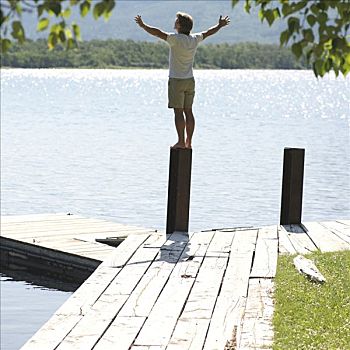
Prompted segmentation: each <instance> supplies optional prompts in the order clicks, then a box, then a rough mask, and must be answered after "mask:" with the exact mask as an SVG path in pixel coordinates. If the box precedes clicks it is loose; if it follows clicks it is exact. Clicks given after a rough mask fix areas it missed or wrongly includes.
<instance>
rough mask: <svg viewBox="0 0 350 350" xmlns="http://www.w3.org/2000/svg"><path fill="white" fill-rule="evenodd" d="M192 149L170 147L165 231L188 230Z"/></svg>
mask: <svg viewBox="0 0 350 350" xmlns="http://www.w3.org/2000/svg"><path fill="white" fill-rule="evenodd" d="M191 167H192V150H191V149H187V148H186V149H185V148H175V149H174V148H171V149H170V164H169V185H168V212H167V224H166V233H167V234H169V233H173V232H174V231H182V232H188V222H189V211H190V190H191Z"/></svg>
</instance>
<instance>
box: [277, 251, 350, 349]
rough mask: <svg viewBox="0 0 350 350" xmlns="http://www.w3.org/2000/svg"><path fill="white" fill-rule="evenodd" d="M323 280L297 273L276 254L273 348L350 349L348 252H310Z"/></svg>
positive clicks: (288, 259) (290, 262)
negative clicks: (319, 281) (311, 279)
mask: <svg viewBox="0 0 350 350" xmlns="http://www.w3.org/2000/svg"><path fill="white" fill-rule="evenodd" d="M306 257H307V258H309V259H311V260H312V261H313V262H314V263H315V264H316V266H317V268H318V269H319V270H320V272H321V273H322V274H323V276H324V277H325V278H326V283H324V284H318V283H315V282H311V281H310V280H308V279H307V278H306V277H305V276H303V275H301V274H299V273H298V271H297V270H296V269H295V267H294V265H293V258H294V256H290V255H286V256H280V257H279V260H278V267H277V275H276V279H275V282H276V284H275V311H274V319H273V325H274V332H275V338H274V345H273V349H274V350H280V349H286V350H294V349H303V350H311V349H315V350H323V349H327V350H330V349H338V350H343V349H344V350H347V349H350V331H349V330H350V251H342V252H332V253H319V252H317V253H312V254H308V255H306Z"/></svg>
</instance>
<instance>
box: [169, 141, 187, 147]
mask: <svg viewBox="0 0 350 350" xmlns="http://www.w3.org/2000/svg"><path fill="white" fill-rule="evenodd" d="M171 148H186V145H185V142H177V143H175V145H174V146H171Z"/></svg>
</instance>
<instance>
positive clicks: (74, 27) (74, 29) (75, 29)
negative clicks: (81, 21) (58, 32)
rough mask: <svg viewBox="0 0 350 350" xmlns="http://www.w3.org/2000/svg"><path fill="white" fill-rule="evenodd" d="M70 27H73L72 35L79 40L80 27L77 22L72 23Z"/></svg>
mask: <svg viewBox="0 0 350 350" xmlns="http://www.w3.org/2000/svg"><path fill="white" fill-rule="evenodd" d="M72 28H73V34H74V37H75V39H76V40H80V39H81V37H80V28H79V26H78V25H77V24H73V25H72Z"/></svg>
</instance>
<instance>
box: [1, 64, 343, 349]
mask: <svg viewBox="0 0 350 350" xmlns="http://www.w3.org/2000/svg"><path fill="white" fill-rule="evenodd" d="M195 76H196V84H197V87H196V98H195V105H194V113H195V117H196V130H195V135H194V140H193V160H192V188H191V212H190V229H191V230H192V231H193V230H199V229H208V228H218V227H234V226H258V225H268V224H276V223H278V221H279V209H280V194H281V177H282V161H283V149H284V147H301V148H305V149H306V155H305V157H306V158H305V179H304V201H303V221H320V220H332V219H340V218H349V217H350V207H349V195H350V177H349V176H350V175H349V166H350V161H349V158H350V157H349V155H350V154H349V153H350V147H349V141H350V137H349V120H350V119H349V97H350V96H349V94H350V93H349V91H350V84H349V82H350V80H349V79H344V78H338V79H335V78H333V77H326V78H324V79H320V80H317V79H316V78H315V77H314V76H313V73H312V72H310V71H241V70H232V71H226V70H222V71H207V70H201V71H196V72H195ZM166 89H167V71H165V70H64V69H59V70H21V69H18V70H2V71H1V119H2V120H1V136H2V152H1V153H2V154H1V163H2V164H1V171H2V179H1V181H2V215H9V214H33V213H34V214H39V213H57V212H60V213H62V212H67V213H68V212H70V213H74V214H80V215H84V216H87V217H98V218H103V219H108V220H112V221H116V222H121V223H127V224H133V225H135V224H137V225H141V226H145V227H150V228H157V229H164V227H165V220H166V219H165V215H166V203H167V181H168V166H169V146H170V145H171V144H173V143H175V142H176V133H175V128H174V125H173V115H172V111H171V110H169V109H168V108H167V91H166ZM6 276H7V275H5V274H4V275H3V276H2V283H1V284H2V288H3V287H4V288H7V289H8V290H9V291H12V290H16V288H19V289H21V288H22V290H23V297H21V296H20V294H18V297H17V300H19V302H17V303H16V307H19V308H20V310H21V311H22V317H19V316H18V313H17V312H18V310H15V311H14V310H13V309H12V308H11V307H9V305H12V304H13V300H12V293H11V292H10V293H7V294H6V293H2V294H4V295H2V302H3V304H4V305H8V307H5V308H4V310H2V313H3V312H4V313H5V318H3V320H5V321H6V324H7V325H8V326H7V327H8V328H9V327H10V328H11V330H12V333H11V332H9V331H6V330H5V334H4V335H3V336H2V337H1V338H2V339H3V338H4V337H5V338H6V337H7V339H11V337H13V334H14V333H13V330H14V332H15V333H16V332H17V333H18V334H19V333H20V330H21V329H22V328H23V324H26V325H27V326H28V327H29V326H30V325H29V324H28V323H29V320H33V319H34V320H36V321H38V322H37V323H36V324H35V325H33V327H32V329H31V331H32V333H34V332H35V331H36V329H37V328H38V327H39V324H42V323H43V322H44V321H45V319H47V314H49V315H50V314H51V313H52V312H53V311H54V310H55V309H56V308H57V307H58V305H59V304H60V303H61V302H62V301H63V299H65V298H67V297H68V296H69V292H54V291H53V292H48V291H47V290H46V289H44V291H45V293H44V295H43V296H42V297H40V298H41V299H40V300H41V303H43V300H46V301H48V302H46V301H45V303H44V305H45V310H46V311H47V314H45V317H42V315H41V311H40V312H38V313H36V312H35V306H34V303H35V300H36V299H37V297H33V298H32V300H31V301H30V302H27V301H25V302H24V299H23V298H25V296H24V295H25V293H27V292H26V291H27V290H28V288H29V289H30V288H32V287H30V286H28V285H27V284H23V283H22V284H21V286H22V287H20V286H19V285H18V284H17V283H19V282H14V281H13V280H12V279H11V278H9V277H8V276H7V277H6ZM34 289H35V288H34ZM33 293H34V292H33ZM56 293H63V294H62V295H60V294H59V296H58V297H57V298H56V296H57V294H56ZM16 295H17V294H16ZM21 300H23V302H22V301H21ZM49 300H50V302H49ZM51 301H53V302H52V305H49V304H50V303H51ZM29 304H30V305H31V306H33V307H32V308H31V309H29V308H28V307H27V305H29ZM49 309H50V310H49ZM26 317H28V318H26ZM5 321H4V322H5ZM36 321H35V322H36ZM33 323H34V322H33ZM8 328H7V329H8ZM1 329H3V327H1ZM6 332H7V333H6ZM28 337H29V336H28V334H27V338H28ZM27 338H26V339H27ZM23 339H24V337H22V340H23ZM24 341H25V339H24V340H23V342H24ZM23 342H22V343H23ZM8 344H10V343H8ZM5 348H8V349H16V347H11V346H10V345H9V346H8V347H5Z"/></svg>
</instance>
